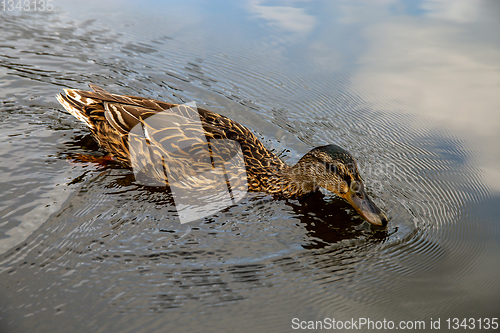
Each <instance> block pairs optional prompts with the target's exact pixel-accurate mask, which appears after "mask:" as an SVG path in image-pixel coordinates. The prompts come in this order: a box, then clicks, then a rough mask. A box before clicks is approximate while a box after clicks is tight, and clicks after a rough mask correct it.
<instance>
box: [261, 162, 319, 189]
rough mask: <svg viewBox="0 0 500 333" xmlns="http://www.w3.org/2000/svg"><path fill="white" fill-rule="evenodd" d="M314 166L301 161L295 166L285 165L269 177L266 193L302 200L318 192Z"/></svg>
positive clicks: (265, 185)
mask: <svg viewBox="0 0 500 333" xmlns="http://www.w3.org/2000/svg"><path fill="white" fill-rule="evenodd" d="M311 167H312V165H311V164H310V163H307V162H306V161H303V159H301V160H300V161H299V162H297V164H295V165H294V166H292V167H291V166H288V165H285V164H283V165H282V166H281V167H280V169H279V170H275V172H274V173H273V175H272V176H270V177H267V182H266V184H263V185H264V187H265V189H264V191H265V192H267V193H270V194H273V195H276V196H279V197H283V198H300V197H304V196H307V195H309V194H311V193H314V192H316V191H317V190H318V184H317V181H316V179H315V173H314V172H310V171H311V170H310V169H311Z"/></svg>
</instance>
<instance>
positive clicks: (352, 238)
mask: <svg viewBox="0 0 500 333" xmlns="http://www.w3.org/2000/svg"><path fill="white" fill-rule="evenodd" d="M170 5H171V6H172V8H169V10H171V11H172V13H173V14H178V13H186V8H184V7H177V6H174V4H170ZM60 6H63V5H62V4H61V5H60ZM64 6H66V5H64ZM73 6H75V7H71V6H69V5H68V6H67V7H64V8H65V9H64V10H66V12H65V11H64V10H63V9H59V10H56V11H54V12H53V13H51V14H50V15H48V16H40V15H42V14H40V13H38V14H37V13H26V14H23V15H10V14H8V13H7V14H5V13H2V12H0V19H1V20H2V27H1V28H0V30H1V31H2V34H0V36H1V37H0V77H1V78H2V80H0V82H1V83H0V86H1V87H2V90H1V91H0V121H1V126H2V127H1V128H2V131H1V133H0V156H1V159H0V173H1V176H0V188H1V192H0V202H1V204H0V255H1V256H0V275H1V276H0V280H1V281H2V282H1V286H2V289H1V291H0V296H1V297H0V324H1V325H4V323H7V324H5V325H6V327H8V328H9V329H12V330H15V329H19V330H27V329H28V328H32V327H35V325H37V327H41V330H42V331H51V332H53V331H57V330H60V329H61V328H62V327H65V328H66V327H75V330H78V331H103V332H112V331H120V332H140V331H143V332H151V331H162V330H164V329H170V330H174V328H175V331H199V330H200V327H203V329H204V331H225V330H228V328H231V330H233V331H235V330H236V328H237V330H238V331H248V332H254V331H272V332H280V331H288V330H289V328H290V325H291V323H292V319H293V318H301V319H303V320H322V319H323V318H325V317H328V318H332V317H335V318H339V319H343V320H349V319H350V318H359V317H370V318H372V319H373V320H379V319H380V320H381V319H383V318H387V319H388V320H394V321H397V320H429V318H431V317H433V318H438V317H441V318H445V316H453V317H463V318H465V317H470V316H472V317H474V316H475V317H477V318H479V317H482V318H485V317H488V316H490V317H491V316H493V315H497V314H498V311H497V310H498V296H499V295H500V290H499V289H498V283H497V278H496V277H497V276H498V273H499V272H500V268H499V267H498V259H497V258H496V257H497V253H498V249H499V246H498V244H499V240H500V237H499V235H500V233H499V231H500V230H499V228H498V223H496V222H495V221H496V213H497V212H496V209H495V208H494V207H497V206H498V202H499V197H498V188H495V186H494V180H491V179H494V178H491V176H490V175H495V174H496V173H498V172H499V169H498V166H497V164H496V162H495V159H494V158H493V157H491V156H489V155H488V156H486V157H488V158H491V159H489V160H488V162H487V163H486V162H484V161H483V159H484V160H486V157H485V156H484V155H487V154H486V151H487V150H486V148H484V149H483V147H482V146H480V145H475V144H473V143H474V142H479V141H481V139H482V137H480V136H479V135H477V136H476V137H475V136H474V135H475V134H474V133H473V132H471V133H463V132H461V131H459V130H457V129H456V128H454V127H452V126H451V125H449V124H445V123H442V122H440V121H439V120H436V119H434V118H432V117H427V116H425V115H421V114H418V113H415V112H411V111H409V110H412V107H410V104H411V103H410V102H408V101H407V100H405V98H404V96H403V97H402V96H399V95H398V94H397V92H393V91H392V90H384V91H382V92H380V94H379V93H377V94H372V95H371V93H370V91H369V90H368V91H363V90H362V89H361V88H360V87H363V86H362V85H360V84H359V82H360V81H363V82H364V81H365V80H366V81H367V82H372V81H374V80H376V79H378V76H376V74H377V73H374V72H370V71H366V72H363V71H362V69H363V68H362V67H363V66H368V65H369V64H370V61H369V60H366V59H364V58H362V57H360V58H357V59H352V60H346V59H348V56H349V55H350V54H351V53H352V52H354V51H353V50H346V51H345V54H337V55H335V54H336V53H335V52H334V51H338V50H337V49H336V48H338V46H336V48H335V49H334V50H330V51H331V59H337V58H339V57H340V58H341V59H343V60H342V61H343V65H345V66H340V67H342V68H340V67H335V70H331V69H330V70H326V69H325V67H324V66H326V64H325V62H324V61H322V59H323V58H321V57H320V55H318V54H310V53H308V52H309V51H310V50H320V48H321V45H329V44H328V43H331V41H330V39H328V38H330V37H325V36H322V37H321V36H320V35H321V34H320V35H318V36H317V38H319V40H318V41H314V40H308V41H302V40H301V39H300V38H301V37H300V36H298V35H297V36H295V37H296V38H289V37H290V36H289V35H286V34H285V35H284V37H283V38H278V37H276V38H275V36H276V35H274V34H268V33H267V30H266V29H268V27H267V25H265V24H264V25H263V26H264V28H262V27H260V28H259V29H264V30H256V32H253V29H254V27H255V26H254V25H252V24H250V23H248V22H247V21H245V20H247V19H245V20H242V21H244V22H246V23H235V22H232V21H231V22H229V21H228V22H229V23H228V24H232V25H234V28H235V29H234V35H231V34H228V30H227V28H226V27H223V26H221V25H219V23H218V22H214V21H217V20H213V19H212V18H211V17H210V16H207V15H208V14H206V13H205V14H203V13H198V12H197V11H196V12H190V13H192V14H193V17H195V16H196V15H200V17H197V19H196V20H195V19H193V20H192V21H189V22H190V23H189V24H188V23H187V21H186V19H182V17H178V16H177V15H169V16H168V19H165V18H164V17H157V16H156V15H157V14H155V13H151V11H149V12H148V13H149V14H148V15H147V18H148V19H147V20H140V19H141V18H142V19H145V16H146V15H145V14H141V12H140V11H139V10H137V14H136V13H134V15H130V16H133V17H134V18H131V17H128V16H127V15H125V16H122V15H123V14H120V13H118V12H116V11H114V10H113V11H112V13H109V12H108V11H110V7H106V5H103V7H102V13H97V14H96V13H95V12H94V13H93V14H92V15H95V17H94V16H92V15H90V14H88V13H87V12H86V11H85V10H81V11H80V10H77V9H75V8H77V6H78V5H76V4H74V5H73ZM317 6H320V5H317ZM324 6H325V8H324V9H325V11H326V10H327V9H328V10H330V11H331V10H333V9H331V8H330V7H328V6H327V5H324ZM332 6H333V5H332ZM134 8H135V7H134ZM318 8H319V7H318ZM342 8H343V7H342ZM136 9H137V8H136ZM334 9H335V8H334ZM336 9H339V8H336ZM340 9H341V8H340ZM340 9H339V10H340ZM238 10H242V9H241V8H240V9H237V10H236V9H235V11H236V12H237V11H238ZM299 12H300V13H302V11H295V12H294V13H299ZM335 13H337V10H335ZM195 14H196V15H195ZM149 15H151V17H150V16H149ZM213 15H216V14H213ZM393 15H396V14H393ZM91 16H92V17H91ZM42 18H43V20H42ZM70 18H71V19H70ZM259 19H261V18H259V17H257V18H255V17H253V16H251V18H250V19H248V20H250V21H251V22H254V21H252V20H259ZM137 20H138V21H137ZM328 20H329V21H330V17H328ZM306 21H307V20H306ZM42 22H43V23H42ZM307 22H308V21H307ZM346 22H347V21H346ZM245 24H247V25H249V26H246V25H245ZM324 24H327V22H325V23H324ZM359 24H360V25H362V24H361V23H359ZM429 24H430V23H429ZM443 24H444V23H443ZM457 24H458V23H457ZM276 25H277V23H274V25H272V26H276ZM159 27H161V29H160V28H159ZM249 27H252V28H251V29H250V28H249ZM335 27H337V26H335ZM339 27H340V25H339ZM357 28H358V29H362V28H363V27H362V26H357ZM378 28H379V29H382V28H381V27H378ZM239 29H243V30H244V31H245V33H243V32H241V31H240V30H239ZM245 29H248V31H247V30H245ZM318 29H319V28H318ZM450 29H451V28H450ZM334 30H335V29H334ZM374 31H375V30H374ZM384 31H385V30H384ZM275 33H276V34H279V32H275ZM373 33H375V32H373ZM226 34H227V40H225V41H224V42H222V41H221V40H220V37H219V36H226ZM254 34H256V35H258V36H256V35H254ZM349 34H352V32H349ZM251 36H253V37H251ZM328 36H330V34H328ZM310 38H313V37H310ZM366 38H367V39H369V38H370V34H366ZM290 40H297V41H296V42H294V43H298V44H293V43H292V42H290ZM290 43H292V44H290ZM313 44H314V45H313ZM311 45H313V46H314V47H313V46H311ZM346 45H350V44H346ZM308 47H309V48H308ZM346 47H347V46H346ZM350 47H353V48H354V49H355V50H358V49H357V47H354V46H352V45H351V46H350ZM308 50H309V51H308ZM327 51H328V50H325V52H327ZM318 52H319V51H318ZM339 52H340V51H339ZM356 52H357V51H356ZM359 52H361V51H359ZM327 53H328V54H329V55H330V52H327ZM336 57H337V58H336ZM328 59H330V57H328ZM367 63H368V65H366V64H367ZM333 65H334V64H332V66H333ZM497 65H498V64H497ZM344 67H345V68H344ZM491 70H492V71H495V69H494V68H493V67H492V69H491ZM454 73H455V72H454ZM495 73H498V71H497V72H495ZM445 74H446V73H445ZM443 75H444V74H443ZM90 82H92V83H96V84H98V85H100V86H103V87H106V89H108V90H109V91H112V92H116V93H120V94H133V95H144V96H148V97H152V98H157V99H162V100H166V101H169V102H175V103H182V102H189V101H196V103H197V104H198V105H203V106H205V107H207V108H209V109H210V110H213V111H215V112H218V113H221V114H224V115H226V116H228V117H230V118H232V119H234V120H236V121H238V122H240V123H242V124H244V125H246V126H248V127H249V128H250V129H251V130H252V131H254V132H255V133H256V134H257V135H258V136H259V138H261V139H262V141H263V142H264V143H265V144H266V145H267V146H268V147H269V148H270V149H271V150H273V151H274V152H276V153H277V154H279V156H280V157H282V158H283V159H284V160H285V161H287V162H288V163H291V164H293V163H295V162H296V161H297V160H298V159H299V158H300V157H301V156H302V155H303V154H304V153H306V152H307V151H308V150H309V149H311V148H312V147H314V146H320V145H323V144H329V143H333V144H337V145H340V146H342V147H344V148H345V149H347V150H349V151H350V152H351V153H352V154H353V156H354V157H355V158H356V160H357V161H358V164H359V169H360V171H361V174H362V177H363V178H364V180H365V183H366V186H367V190H368V193H369V195H370V196H371V197H372V198H373V200H374V202H375V203H376V204H377V205H378V206H380V207H381V208H382V209H383V210H384V211H385V212H387V215H388V216H389V219H390V222H389V226H388V227H387V228H386V229H378V228H375V227H371V226H370V225H369V224H368V223H366V222H363V220H362V219H361V217H360V216H359V215H358V214H357V213H356V212H355V211H354V210H353V209H352V207H350V206H349V205H348V204H347V203H345V202H343V201H341V200H340V199H339V198H337V197H335V196H333V195H332V194H331V193H327V192H326V191H325V192H321V193H317V194H315V195H313V196H311V197H309V198H307V199H305V200H300V201H298V200H278V199H274V198H271V197H270V196H266V195H265V194H262V193H249V194H248V195H247V196H246V197H245V198H244V199H243V200H242V201H241V202H239V203H238V204H237V205H234V206H231V207H228V208H227V209H225V210H223V211H220V212H218V213H217V214H214V215H213V216H210V217H207V218H205V219H203V220H201V221H197V222H192V223H187V224H180V223H179V220H178V216H177V212H176V210H175V205H174V202H173V200H172V197H171V194H170V193H169V191H168V190H167V189H159V188H156V189H155V188H148V187H144V186H141V185H140V184H138V183H136V182H135V180H134V177H133V173H132V172H131V170H127V169H124V168H123V167H121V166H120V165H117V164H109V165H107V166H101V165H97V164H85V163H81V162H78V160H77V159H75V158H74V156H76V155H78V154H83V155H101V154H104V152H102V151H100V150H99V148H98V147H97V145H96V144H95V142H93V141H92V139H91V137H90V136H89V135H88V131H87V130H86V129H85V128H84V126H83V125H82V124H79V123H78V121H77V120H76V119H73V118H71V116H70V115H67V114H66V113H65V112H63V111H62V110H61V107H60V106H59V105H58V104H57V102H56V100H55V98H53V96H54V95H55V94H56V93H58V92H60V91H61V89H62V88H65V87H72V88H85V85H86V84H87V83H90ZM403 82H406V81H404V80H403ZM356 83H357V85H356ZM387 100H390V101H391V103H393V104H394V105H396V106H397V107H394V108H393V109H390V110H389V109H388V108H386V107H383V106H384V105H389V104H386V101H387ZM412 103H413V102H412ZM393 104H390V105H393ZM492 110H493V109H492ZM492 121H493V120H492ZM487 149H490V150H488V151H494V149H493V148H490V147H488V148H487ZM483 162H484V163H483ZM490 180H491V183H490V182H489V181H490ZM473 305H474V306H473ZM471 309H472V310H471ZM474 309H476V310H474ZM477 309H481V311H480V310H477ZM52 318H57V320H54V319H52ZM2 327H3V326H2Z"/></svg>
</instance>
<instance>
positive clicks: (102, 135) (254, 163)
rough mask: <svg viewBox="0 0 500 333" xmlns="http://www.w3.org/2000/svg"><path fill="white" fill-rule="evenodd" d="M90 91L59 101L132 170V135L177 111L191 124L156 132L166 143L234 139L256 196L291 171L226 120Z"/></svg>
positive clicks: (70, 93)
mask: <svg viewBox="0 0 500 333" xmlns="http://www.w3.org/2000/svg"><path fill="white" fill-rule="evenodd" d="M90 87H91V88H92V89H93V90H94V91H83V90H74V89H65V92H66V96H63V95H61V94H59V95H58V96H57V99H58V101H59V102H60V103H61V104H62V105H63V106H64V107H65V109H66V110H67V111H68V112H70V113H71V114H73V115H74V116H75V117H76V118H78V119H79V120H81V121H83V122H84V123H85V124H86V125H87V126H88V127H89V128H90V130H91V132H92V134H93V136H94V138H95V139H96V141H97V142H98V143H99V145H100V146H101V147H102V148H104V149H105V150H106V151H107V152H109V153H110V154H112V155H113V156H114V157H115V158H116V159H117V160H119V161H120V162H122V163H123V164H125V165H126V166H129V167H130V166H131V160H130V151H129V136H132V135H131V134H130V131H134V130H133V128H134V127H136V125H138V124H139V123H141V122H142V124H143V125H144V123H145V121H146V119H147V118H149V117H151V116H153V115H156V114H158V113H160V112H163V111H166V110H169V109H172V108H174V107H176V108H175V110H176V113H177V115H179V116H182V117H185V118H186V121H185V122H181V121H174V122H169V123H167V124H162V126H163V127H164V128H156V129H155V133H156V134H158V135H163V137H167V136H172V133H176V135H177V137H178V140H184V141H185V140H196V138H197V137H200V135H203V134H204V135H205V137H206V139H207V140H210V139H228V140H233V141H236V142H238V143H239V145H240V146H241V150H242V153H243V156H244V160H245V167H246V173H247V180H248V185H249V189H250V190H254V191H266V189H265V188H264V187H266V186H267V185H266V183H267V179H268V178H269V177H273V175H276V174H277V173H279V171H280V170H283V168H284V167H286V166H285V165H284V163H283V162H282V161H281V160H280V159H279V158H278V157H276V155H274V154H273V153H271V152H270V151H269V150H268V149H266V148H265V147H264V145H263V144H262V143H261V142H260V141H259V140H258V139H257V137H256V136H255V135H254V134H253V133H252V132H251V131H250V130H249V129H247V128H246V127H245V126H243V125H240V124H238V123H237V122H235V121H233V120H231V119H229V118H227V117H225V116H222V115H219V114H217V113H214V112H211V111H208V110H205V109H199V108H198V109H196V108H192V107H189V106H185V105H176V104H172V103H166V102H162V101H157V100H153V99H149V98H144V97H138V96H124V95H114V94H111V93H109V92H107V91H105V90H104V89H102V88H100V87H97V86H95V85H90ZM166 112H168V111H166ZM194 114H196V115H198V114H199V120H201V125H202V128H203V130H202V131H203V132H204V133H200V131H199V130H197V128H199V126H198V127H196V126H194V125H191V124H194V123H195V121H194V119H193V115H194ZM146 123H147V121H146ZM198 124H199V122H198ZM129 134H130V135H129ZM159 141H161V140H159ZM202 141H203V140H202ZM199 143H200V142H198V144H199Z"/></svg>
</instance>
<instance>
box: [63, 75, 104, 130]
mask: <svg viewBox="0 0 500 333" xmlns="http://www.w3.org/2000/svg"><path fill="white" fill-rule="evenodd" d="M90 87H91V88H92V89H93V90H94V91H95V92H96V93H101V94H108V95H109V93H108V92H107V91H106V90H104V89H102V88H100V87H98V86H96V85H94V84H90ZM64 92H65V93H66V95H62V94H57V96H56V98H57V100H58V101H59V103H61V105H62V106H64V108H65V109H66V111H68V112H69V113H71V114H72V115H73V116H75V117H76V118H77V119H78V120H80V121H82V122H83V123H85V124H86V125H87V126H88V127H90V129H94V128H95V124H94V122H93V121H92V120H91V118H90V112H91V111H92V110H94V109H95V105H96V104H102V101H101V100H97V99H93V98H90V97H85V96H82V95H81V94H80V90H76V89H64ZM93 106H94V107H93Z"/></svg>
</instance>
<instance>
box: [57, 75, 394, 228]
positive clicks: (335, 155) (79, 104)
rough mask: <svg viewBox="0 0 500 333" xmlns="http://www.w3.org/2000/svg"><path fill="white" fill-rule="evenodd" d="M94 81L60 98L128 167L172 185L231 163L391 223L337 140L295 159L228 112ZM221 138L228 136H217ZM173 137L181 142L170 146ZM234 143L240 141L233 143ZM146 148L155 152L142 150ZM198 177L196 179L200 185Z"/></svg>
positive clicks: (271, 186)
mask: <svg viewBox="0 0 500 333" xmlns="http://www.w3.org/2000/svg"><path fill="white" fill-rule="evenodd" d="M89 86H90V88H91V89H92V91H86V90H78V89H64V94H62V93H59V94H58V95H57V96H56V98H57V100H58V101H59V103H61V105H62V106H63V107H64V108H65V109H66V110H67V111H68V112H69V113H70V114H72V115H73V116H74V117H76V118H77V119H78V120H80V121H82V122H83V123H84V124H85V125H86V126H87V127H88V128H89V130H90V132H91V134H92V137H93V138H94V140H95V141H96V142H97V143H98V144H99V146H100V147H101V148H102V149H104V150H105V151H106V152H107V153H109V154H110V155H111V156H112V158H113V159H114V160H116V161H118V162H119V163H121V164H122V165H123V166H124V167H126V168H132V169H134V170H136V169H139V170H143V171H144V172H143V173H142V174H147V175H149V176H150V177H153V178H155V179H156V180H157V181H159V182H163V183H164V184H166V185H167V186H168V184H169V182H170V183H172V181H173V180H175V179H179V180H182V179H184V180H186V179H191V180H193V179H198V181H199V177H198V178H196V177H194V176H195V175H199V174H200V173H202V171H206V170H208V169H213V168H214V167H215V166H217V165H223V166H224V167H225V169H223V168H219V169H221V170H223V171H224V172H226V173H227V174H230V175H231V177H233V178H235V179H239V180H242V181H245V182H244V183H245V186H246V187H245V188H246V189H248V191H252V192H264V193H267V194H270V195H272V196H273V197H276V198H282V199H299V200H300V199H303V198H305V197H307V196H310V195H311V194H313V193H316V192H317V191H319V189H320V188H324V189H326V190H328V191H330V192H333V193H334V194H335V195H337V196H338V197H340V198H342V199H344V200H345V201H347V202H348V203H349V204H350V205H351V206H352V207H353V208H354V209H355V210H356V211H357V212H358V213H359V214H360V215H361V217H362V218H363V219H365V220H366V221H368V222H369V223H371V224H372V225H376V226H382V227H385V226H386V225H387V223H388V218H387V216H386V214H385V213H384V212H383V211H382V210H381V209H380V208H379V207H378V206H377V205H376V204H375V203H374V202H373V201H372V199H371V198H370V197H369V196H368V195H367V193H366V190H365V186H364V183H363V180H362V178H361V176H360V172H359V170H358V167H357V163H356V161H355V159H354V158H353V156H352V155H351V154H350V153H349V152H348V151H346V150H345V149H343V148H341V147H339V146H337V145H334V144H330V145H324V146H320V147H316V148H313V149H311V150H310V151H309V152H308V153H307V154H305V155H304V156H302V158H300V160H299V161H298V162H297V163H296V164H295V165H293V166H292V165H288V164H286V163H285V162H283V161H282V160H281V159H280V158H279V157H278V156H276V154H274V153H273V152H272V151H270V150H269V149H267V148H266V147H265V146H264V144H263V143H262V142H261V141H260V140H259V139H258V138H257V137H256V135H255V134H253V133H252V132H251V131H250V130H249V129H248V128H247V127H245V126H243V125H241V124H239V123H237V122H236V121H233V120H231V119H229V118H228V117H225V116H223V115H220V114H217V113H215V112H212V111H209V110H206V109H202V108H196V106H193V105H190V104H184V105H178V104H174V103H167V102H163V101H159V100H155V99H151V98H147V97H139V96H129V95H117V94H112V93H110V92H108V91H107V90H105V89H103V88H101V87H99V86H97V85H95V84H89ZM171 110H176V111H175V112H173V111H171ZM152 117H153V118H152ZM152 119H154V121H151V120H152ZM200 122H201V126H200ZM217 140H219V141H217ZM220 140H222V142H224V143H226V144H224V145H215V144H213V143H214V142H221V141H220ZM153 143H156V145H154V144H153ZM166 143H168V145H169V146H170V147H171V148H172V147H173V148H175V149H163V148H162V147H164V146H165V144H166ZM210 143H212V144H210ZM230 143H233V144H234V145H235V146H234V147H235V149H230V148H231V147H232V146H231V144H230ZM141 145H142V146H141ZM141 147H142V148H141ZM151 147H153V148H154V149H153V150H154V151H151ZM228 147H229V148H228ZM236 148H237V149H236ZM216 149H218V150H217V154H214V152H215V150H216ZM145 151H146V152H148V151H149V153H141V152H145ZM235 152H237V153H238V154H240V155H242V157H243V158H242V160H243V163H244V166H243V167H242V165H239V166H238V165H236V166H235V165H234V164H237V163H227V162H228V161H233V160H238V159H235V158H234V156H235V154H236V153H235ZM210 153H211V155H210ZM167 155H168V158H166V157H165V156H167ZM138 156H139V157H138ZM207 156H208V158H207ZM210 156H212V159H210ZM214 156H216V157H214ZM155 163H156V165H158V163H161V166H162V168H160V172H158V168H157V167H156V168H154V167H152V165H155ZM240 164H241V162H240ZM162 170H163V171H165V172H164V173H163V172H161V171H162ZM241 170H243V171H244V172H241ZM165 174H166V175H168V177H166V176H165ZM186 174H189V177H186ZM205 174H206V173H205ZM151 175H153V176H151ZM136 177H137V175H136ZM176 177H177V178H176ZM214 179H215V178H214ZM218 179H219V180H218V182H219V183H220V178H218ZM212 180H213V179H212ZM226 180H228V179H227V178H226ZM202 181H205V182H207V181H209V180H208V179H202ZM214 182H217V180H214ZM231 184H232V185H233V184H234V183H231ZM198 185H199V184H196V183H192V184H191V185H190V186H191V188H192V189H195V188H196V186H198ZM216 185H217V184H215V183H214V186H216Z"/></svg>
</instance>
